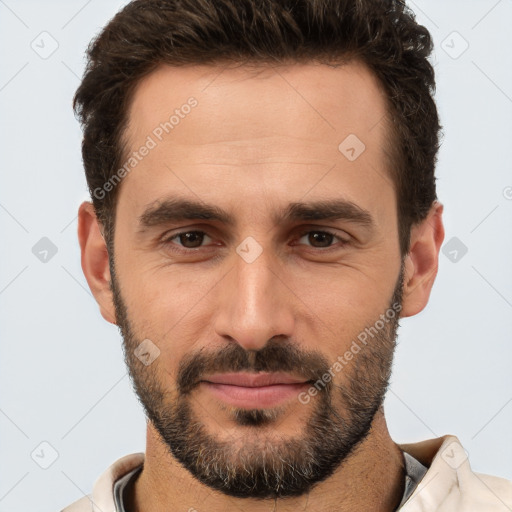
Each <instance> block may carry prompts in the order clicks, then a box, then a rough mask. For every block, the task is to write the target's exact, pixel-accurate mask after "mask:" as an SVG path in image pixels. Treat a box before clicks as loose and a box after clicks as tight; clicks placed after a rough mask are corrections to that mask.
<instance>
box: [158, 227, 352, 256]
mask: <svg viewBox="0 0 512 512" xmlns="http://www.w3.org/2000/svg"><path fill="white" fill-rule="evenodd" d="M188 233H199V234H201V235H206V236H210V235H208V233H207V232H205V231H201V230H197V229H191V230H188V231H180V232H179V233H175V234H174V235H172V236H170V237H167V238H164V239H162V244H163V245H165V246H167V247H171V248H172V250H173V251H175V252H178V253H182V254H183V253H188V254H192V253H194V252H197V251H198V250H199V249H203V248H204V247H203V246H200V247H194V248H186V247H182V248H179V247H180V246H176V245H175V244H174V243H173V242H172V241H173V240H174V239H176V238H179V237H180V236H181V235H186V234H188ZM309 233H322V234H327V235H331V236H332V237H334V238H336V239H338V241H339V243H340V247H336V246H334V245H332V246H329V247H312V246H308V247H310V248H311V249H313V250H316V252H328V251H330V250H333V249H339V248H341V247H344V246H345V245H347V244H348V243H349V241H348V240H344V239H343V238H341V237H340V236H339V235H337V234H336V233H334V232H332V231H329V230H326V229H308V230H305V231H301V232H300V234H299V239H300V238H302V237H303V236H304V235H307V234H309ZM164 236H165V235H164ZM210 238H211V237H210Z"/></svg>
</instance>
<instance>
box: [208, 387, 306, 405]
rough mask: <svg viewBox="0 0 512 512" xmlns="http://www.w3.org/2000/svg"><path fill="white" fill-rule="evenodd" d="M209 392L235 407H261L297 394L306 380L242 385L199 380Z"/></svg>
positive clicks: (283, 400) (279, 402)
mask: <svg viewBox="0 0 512 512" xmlns="http://www.w3.org/2000/svg"><path fill="white" fill-rule="evenodd" d="M201 384H202V385H203V386H205V387H206V388H207V389H208V390H209V391H210V392H211V393H213V394H214V395H215V396H216V397H217V398H220V399H221V400H222V401H223V402H227V403H228V404H230V405H234V406H237V407H245V408H249V409H261V408H262V407H274V406H276V405H279V404H281V403H283V402H286V401H287V400H290V399H291V398H296V397H297V395H298V394H299V393H300V392H301V391H302V390H303V389H304V388H306V387H308V386H309V383H307V382H301V383H297V384H273V385H271V386H258V387H244V386H233V385H230V384H214V383H213V382H205V381H203V382H201Z"/></svg>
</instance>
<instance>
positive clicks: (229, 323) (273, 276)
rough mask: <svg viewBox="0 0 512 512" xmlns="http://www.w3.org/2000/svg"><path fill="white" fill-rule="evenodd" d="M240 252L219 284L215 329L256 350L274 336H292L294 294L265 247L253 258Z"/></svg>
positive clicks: (278, 265) (277, 263) (223, 335)
mask: <svg viewBox="0 0 512 512" xmlns="http://www.w3.org/2000/svg"><path fill="white" fill-rule="evenodd" d="M252 249H254V247H251V250H252ZM240 254H242V256H240V255H239V254H238V253H235V254H234V258H233V260H234V268H233V269H232V270H231V272H228V274H227V275H226V276H225V278H224V279H223V281H222V286H221V287H219V290H220V291H219V295H218V297H217V299H218V305H217V315H216V317H215V322H214V325H215V331H216V333H217V334H218V335H219V336H222V337H224V338H226V339H229V340H230V341H232V340H234V341H236V342H237V343H238V344H239V345H240V346H242V347H243V348H244V349H245V350H260V349H261V348H263V347H264V346H265V344H266V343H267V342H268V341H269V340H270V339H271V338H273V337H274V336H286V337H287V338H288V337H290V336H292V334H293V329H294V323H295V314H294V297H295V296H294V294H293V292H292V291H290V289H289V288H288V287H287V285H285V284H284V282H285V280H286V277H285V276H284V272H283V267H282V265H280V264H279V262H277V261H276V259H275V258H274V257H273V255H272V254H271V253H270V250H269V249H268V250H267V249H265V250H263V251H262V252H261V254H260V255H259V256H258V257H257V258H256V259H255V260H253V261H251V258H244V257H243V256H244V254H243V252H240Z"/></svg>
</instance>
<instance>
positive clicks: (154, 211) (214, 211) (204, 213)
mask: <svg viewBox="0 0 512 512" xmlns="http://www.w3.org/2000/svg"><path fill="white" fill-rule="evenodd" d="M185 220H186V221H189V220H208V221H218V222H220V223H222V224H225V225H227V226H234V225H235V224H236V221H235V218H234V217H233V215H231V214H230V213H228V212H226V211H225V210H223V209H222V208H219V207H218V206H215V205H211V204H206V203H203V202H200V201H195V200H193V201H192V200H190V199H185V198H179V197H168V198H165V199H162V200H158V201H155V202H153V203H151V204H150V205H148V206H147V208H146V209H145V210H144V212H143V213H142V214H141V215H140V216H139V226H140V231H145V230H146V229H147V228H151V227H154V226H159V225H163V224H168V223H170V222H179V221H185ZM272 220H273V222H274V223H275V225H278V224H279V223H283V222H296V221H314V220H331V221H332V220H347V221H350V222H352V223H355V224H359V225H361V226H363V227H366V228H373V227H374V221H373V218H372V216H371V214H370V212H368V211H367V210H365V209H363V208H361V207H360V206H358V205H356V204H355V203H353V202H351V201H347V200H345V199H327V200H321V201H313V202H309V203H304V202H295V203H290V204H289V205H288V206H287V207H286V208H284V209H283V210H281V211H279V212H274V214H273V215H272Z"/></svg>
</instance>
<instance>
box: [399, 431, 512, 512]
mask: <svg viewBox="0 0 512 512" xmlns="http://www.w3.org/2000/svg"><path fill="white" fill-rule="evenodd" d="M399 446H401V448H402V449H403V450H404V451H407V452H408V453H410V454H412V455H413V456H415V457H416V458H417V459H418V460H420V462H422V463H423V464H424V465H425V466H426V467H428V470H427V472H426V474H425V475H424V477H423V478H422V479H421V481H420V483H419V484H418V486H417V487H416V489H415V491H414V492H413V494H412V495H411V496H410V497H409V499H408V500H407V501H406V503H405V504H404V506H403V507H402V508H401V509H400V510H401V511H402V510H403V512H427V511H434V510H435V511H436V512H453V511H454V510H464V511H468V512H494V511H496V512H498V511H502V510H507V509H509V510H512V482H511V481H509V480H507V479H505V478H500V477H498V476H492V475H484V474H481V473H477V472H474V471H473V470H472V469H471V466H470V463H469V459H468V455H467V452H466V450H465V449H464V447H463V446H462V444H461V443H460V441H459V439H458V438H457V437H456V436H452V435H447V436H443V437H440V438H437V439H429V440H427V441H422V442H420V443H414V444H408V445H399Z"/></svg>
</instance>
